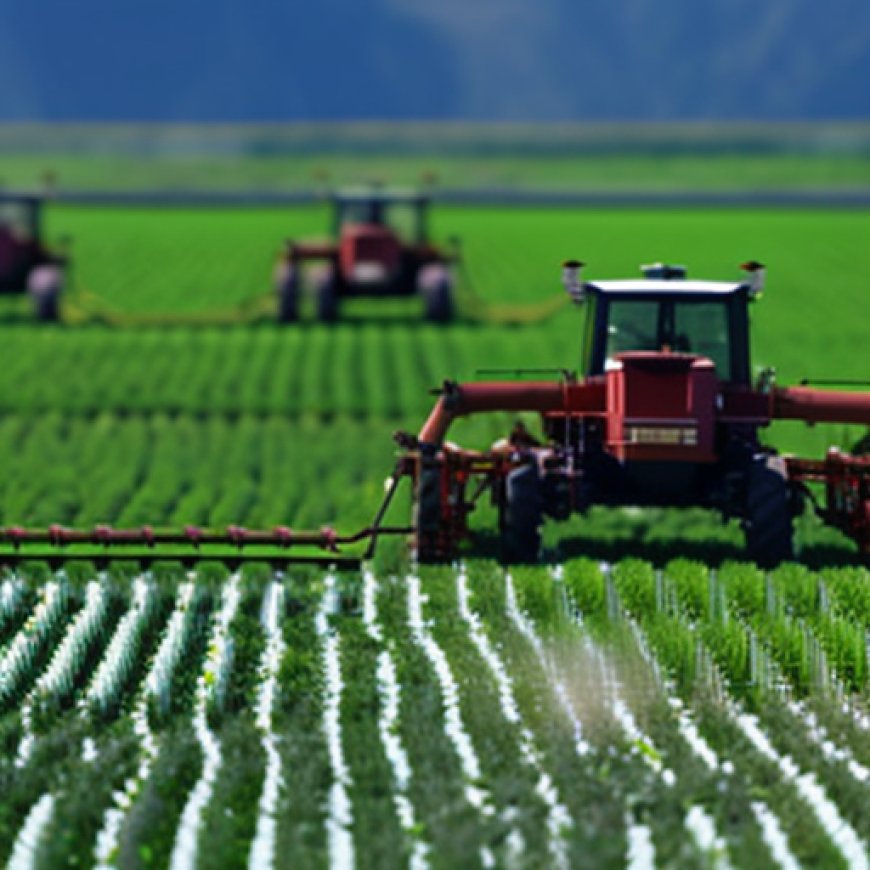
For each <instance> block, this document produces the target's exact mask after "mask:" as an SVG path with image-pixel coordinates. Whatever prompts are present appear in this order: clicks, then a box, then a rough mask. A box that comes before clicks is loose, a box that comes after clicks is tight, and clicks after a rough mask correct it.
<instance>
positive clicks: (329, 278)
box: [314, 274, 338, 323]
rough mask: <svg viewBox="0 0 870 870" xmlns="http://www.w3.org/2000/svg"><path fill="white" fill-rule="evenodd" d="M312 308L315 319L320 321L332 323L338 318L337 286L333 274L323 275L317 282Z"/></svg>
mask: <svg viewBox="0 0 870 870" xmlns="http://www.w3.org/2000/svg"><path fill="white" fill-rule="evenodd" d="M314 308H315V313H316V314H317V319H318V320H319V321H321V322H322V323H332V322H333V321H335V320H337V319H338V288H337V287H336V279H335V276H334V275H332V274H328V275H325V276H324V277H323V278H322V279H321V280H320V281H319V282H318V284H317V291H316V296H315V300H314Z"/></svg>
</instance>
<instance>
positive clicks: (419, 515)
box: [413, 465, 445, 562]
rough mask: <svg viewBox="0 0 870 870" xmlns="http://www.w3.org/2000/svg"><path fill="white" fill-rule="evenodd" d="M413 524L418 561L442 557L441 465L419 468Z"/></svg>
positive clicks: (428, 560)
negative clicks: (415, 530)
mask: <svg viewBox="0 0 870 870" xmlns="http://www.w3.org/2000/svg"><path fill="white" fill-rule="evenodd" d="M413 521H414V526H415V528H416V529H417V533H416V539H415V542H414V549H415V551H416V556H417V561H418V562H439V561H442V560H443V559H444V556H445V554H444V552H443V549H444V547H443V541H442V539H443V537H444V535H443V524H444V520H443V517H442V511H441V467H440V466H435V467H430V468H427V467H426V466H425V465H424V466H423V467H422V468H421V469H420V476H419V477H418V479H417V493H416V499H415V500H414V517H413Z"/></svg>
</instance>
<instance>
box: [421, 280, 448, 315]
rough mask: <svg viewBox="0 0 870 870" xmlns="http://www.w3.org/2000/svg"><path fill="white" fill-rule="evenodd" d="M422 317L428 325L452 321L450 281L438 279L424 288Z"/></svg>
mask: <svg viewBox="0 0 870 870" xmlns="http://www.w3.org/2000/svg"><path fill="white" fill-rule="evenodd" d="M420 292H421V293H422V295H423V316H424V317H425V318H426V320H427V321H429V322H430V323H449V322H450V321H451V320H453V286H452V284H451V283H450V279H449V278H447V277H445V278H441V279H439V280H438V281H437V282H435V283H434V284H432V285H430V286H424V287H423V288H422V289H421V291H420Z"/></svg>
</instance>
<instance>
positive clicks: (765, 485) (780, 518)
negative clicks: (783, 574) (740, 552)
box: [744, 455, 794, 568]
mask: <svg viewBox="0 0 870 870" xmlns="http://www.w3.org/2000/svg"><path fill="white" fill-rule="evenodd" d="M744 530H745V533H746V553H747V555H748V556H749V558H750V559H752V560H753V561H754V562H757V563H758V564H759V565H760V566H761V567H763V568H773V567H775V566H776V565H778V564H779V563H780V562H785V561H788V560H789V559H792V558H794V528H793V522H792V500H791V497H790V491H789V485H788V476H787V473H786V470H785V463H784V462H783V460H782V459H781V458H780V457H778V456H767V455H764V456H756V457H755V458H754V459H753V460H752V463H751V464H750V466H749V471H748V476H747V483H746V514H745V517H744Z"/></svg>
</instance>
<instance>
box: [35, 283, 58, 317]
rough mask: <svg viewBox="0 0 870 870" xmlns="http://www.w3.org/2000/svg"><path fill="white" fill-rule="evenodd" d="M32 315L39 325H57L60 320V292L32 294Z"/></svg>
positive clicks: (49, 291)
mask: <svg viewBox="0 0 870 870" xmlns="http://www.w3.org/2000/svg"><path fill="white" fill-rule="evenodd" d="M33 315H34V317H35V318H36V319H37V320H38V321H39V322H40V323H57V321H58V320H60V290H46V291H43V292H41V293H37V294H34V296H33Z"/></svg>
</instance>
